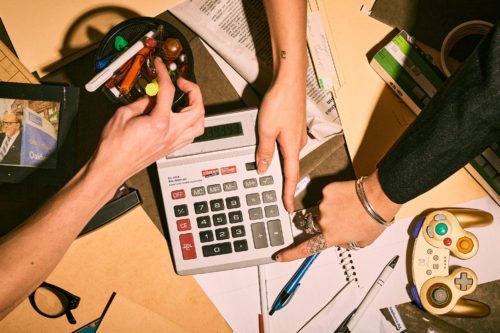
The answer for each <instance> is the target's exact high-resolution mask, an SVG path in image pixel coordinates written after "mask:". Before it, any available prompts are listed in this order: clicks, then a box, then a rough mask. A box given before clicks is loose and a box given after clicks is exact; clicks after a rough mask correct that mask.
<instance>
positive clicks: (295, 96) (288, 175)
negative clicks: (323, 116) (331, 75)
mask: <svg viewBox="0 0 500 333" xmlns="http://www.w3.org/2000/svg"><path fill="white" fill-rule="evenodd" d="M264 5H265V8H266V14H267V18H268V22H269V29H270V33H271V42H272V48H273V74H274V75H273V82H272V84H271V87H270V88H269V90H268V91H267V93H266V95H265V96H264V99H263V101H262V104H261V106H260V110H259V120H258V126H259V145H258V149H257V156H256V161H257V166H258V170H259V173H263V172H265V171H266V170H267V168H268V166H269V164H270V162H271V160H272V158H273V152H274V145H275V143H276V141H278V144H279V148H280V152H281V154H282V155H283V159H284V173H285V185H284V191H283V192H284V193H283V200H284V203H285V207H286V209H287V210H288V211H293V195H294V193H295V187H296V186H297V182H298V180H299V179H298V178H299V152H300V150H301V149H302V147H303V146H304V145H305V143H306V138H307V137H306V73H307V65H308V64H307V53H306V1H305V0H264Z"/></svg>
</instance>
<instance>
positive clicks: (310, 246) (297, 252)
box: [276, 234, 328, 262]
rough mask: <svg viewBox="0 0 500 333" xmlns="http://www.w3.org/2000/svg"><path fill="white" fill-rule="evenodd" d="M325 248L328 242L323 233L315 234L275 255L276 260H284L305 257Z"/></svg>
mask: <svg viewBox="0 0 500 333" xmlns="http://www.w3.org/2000/svg"><path fill="white" fill-rule="evenodd" d="M326 248H328V244H327V242H326V239H325V237H324V236H323V234H317V235H315V236H313V237H311V238H309V239H308V240H306V241H304V242H302V243H300V244H299V245H297V246H296V247H294V248H291V249H287V250H284V251H281V252H279V253H278V254H277V255H276V261H279V262H285V261H293V260H297V259H301V258H306V257H309V256H310V255H312V254H315V253H316V252H321V251H323V250H325V249H326Z"/></svg>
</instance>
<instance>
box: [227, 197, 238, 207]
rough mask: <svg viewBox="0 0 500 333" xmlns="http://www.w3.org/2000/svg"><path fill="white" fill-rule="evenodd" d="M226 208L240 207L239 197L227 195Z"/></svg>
mask: <svg viewBox="0 0 500 333" xmlns="http://www.w3.org/2000/svg"><path fill="white" fill-rule="evenodd" d="M226 207H227V209H233V208H239V207H240V197H229V198H226Z"/></svg>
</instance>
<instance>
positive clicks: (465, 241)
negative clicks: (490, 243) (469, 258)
mask: <svg viewBox="0 0 500 333" xmlns="http://www.w3.org/2000/svg"><path fill="white" fill-rule="evenodd" d="M473 248H474V243H473V242H472V239H470V238H469V237H460V238H459V239H458V241H457V249H458V251H460V252H462V253H469V252H470V251H472V249H473Z"/></svg>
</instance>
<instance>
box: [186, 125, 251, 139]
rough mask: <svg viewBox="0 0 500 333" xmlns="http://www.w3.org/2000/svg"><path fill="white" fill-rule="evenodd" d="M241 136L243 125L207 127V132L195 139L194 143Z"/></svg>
mask: <svg viewBox="0 0 500 333" xmlns="http://www.w3.org/2000/svg"><path fill="white" fill-rule="evenodd" d="M240 135H243V127H242V126H241V123H240V122H237V123H228V124H222V125H217V126H209V127H205V132H204V133H203V134H202V135H200V136H199V137H197V138H195V139H194V141H193V142H204V141H212V140H219V139H225V138H230V137H234V136H240Z"/></svg>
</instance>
